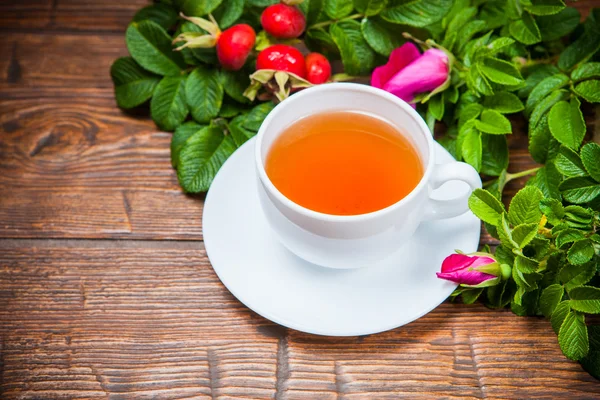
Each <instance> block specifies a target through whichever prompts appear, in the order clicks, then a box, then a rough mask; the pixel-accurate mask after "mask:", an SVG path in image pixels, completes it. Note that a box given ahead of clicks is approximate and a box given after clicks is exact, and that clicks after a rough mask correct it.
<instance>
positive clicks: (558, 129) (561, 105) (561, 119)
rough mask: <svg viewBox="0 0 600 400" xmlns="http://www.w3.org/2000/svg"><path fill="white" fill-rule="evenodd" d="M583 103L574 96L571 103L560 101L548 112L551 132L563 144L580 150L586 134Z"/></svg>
mask: <svg viewBox="0 0 600 400" xmlns="http://www.w3.org/2000/svg"><path fill="white" fill-rule="evenodd" d="M580 107H581V103H580V102H579V100H578V99H577V98H576V97H574V98H572V99H571V101H570V102H569V103H567V102H566V101H559V102H558V103H556V104H555V105H554V106H552V109H551V110H550V113H549V114H548V126H549V127H550V132H551V133H552V136H554V138H555V139H556V140H558V141H559V142H560V143H561V144H563V145H565V146H567V147H570V148H571V149H574V150H578V149H579V146H581V142H583V137H584V136H585V121H584V119H583V114H582V113H581V108H580Z"/></svg>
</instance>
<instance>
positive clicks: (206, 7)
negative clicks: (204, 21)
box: [173, 0, 268, 17]
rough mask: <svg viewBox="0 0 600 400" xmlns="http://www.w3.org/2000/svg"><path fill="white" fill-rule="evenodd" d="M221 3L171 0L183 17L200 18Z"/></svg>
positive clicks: (202, 0) (201, 0)
mask: <svg viewBox="0 0 600 400" xmlns="http://www.w3.org/2000/svg"><path fill="white" fill-rule="evenodd" d="M222 1H223V0H173V4H174V5H175V6H176V7H177V8H179V11H181V12H183V13H184V14H185V15H188V16H193V17H202V16H204V15H207V14H208V13H210V12H212V11H213V10H214V9H215V8H217V7H218V6H219V4H221V2H222ZM226 1H231V0H226ZM267 5H268V4H267Z"/></svg>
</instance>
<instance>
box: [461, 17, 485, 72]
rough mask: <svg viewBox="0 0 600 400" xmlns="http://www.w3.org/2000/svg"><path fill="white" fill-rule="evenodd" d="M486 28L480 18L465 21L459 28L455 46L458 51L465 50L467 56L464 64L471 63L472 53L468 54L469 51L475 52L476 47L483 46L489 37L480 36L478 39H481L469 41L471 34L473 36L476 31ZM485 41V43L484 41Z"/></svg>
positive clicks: (462, 51)
mask: <svg viewBox="0 0 600 400" xmlns="http://www.w3.org/2000/svg"><path fill="white" fill-rule="evenodd" d="M486 29H488V27H487V25H486V24H485V22H484V21H481V20H478V19H476V20H473V21H469V22H467V23H466V24H465V25H464V26H463V27H462V28H460V30H459V31H458V34H457V37H456V48H457V51H456V52H458V53H460V54H463V53H465V52H467V57H465V65H467V64H468V65H470V63H471V61H470V60H471V59H472V58H473V57H472V55H469V53H470V52H473V53H474V52H475V51H477V49H479V48H481V46H485V43H487V39H489V37H487V38H486V37H485V36H483V37H481V38H479V39H483V40H481V41H480V40H479V39H477V40H475V41H472V42H471V39H472V38H473V36H475V35H476V34H477V33H479V32H482V31H484V30H486ZM484 42H485V43H484ZM467 58H469V62H467V61H466V59H467Z"/></svg>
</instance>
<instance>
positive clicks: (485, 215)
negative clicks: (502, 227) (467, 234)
mask: <svg viewBox="0 0 600 400" xmlns="http://www.w3.org/2000/svg"><path fill="white" fill-rule="evenodd" d="M469 208H470V209H471V211H473V214H475V216H476V217H477V218H479V219H481V220H482V221H485V222H487V223H488V224H491V225H494V226H497V225H498V224H499V223H500V218H501V217H502V214H503V213H504V206H503V205H502V203H500V201H499V200H498V199H497V198H495V197H494V195H492V194H491V193H490V192H488V191H487V190H483V189H475V190H474V191H473V193H472V194H471V197H469Z"/></svg>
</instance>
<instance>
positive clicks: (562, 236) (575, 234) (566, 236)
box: [556, 228, 585, 249]
mask: <svg viewBox="0 0 600 400" xmlns="http://www.w3.org/2000/svg"><path fill="white" fill-rule="evenodd" d="M583 239H585V235H584V234H583V232H582V231H580V230H579V229H573V228H567V229H563V230H562V231H560V232H559V233H558V236H556V247H558V248H559V249H560V248H562V247H563V246H564V245H565V244H568V243H573V242H576V241H578V240H583Z"/></svg>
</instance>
